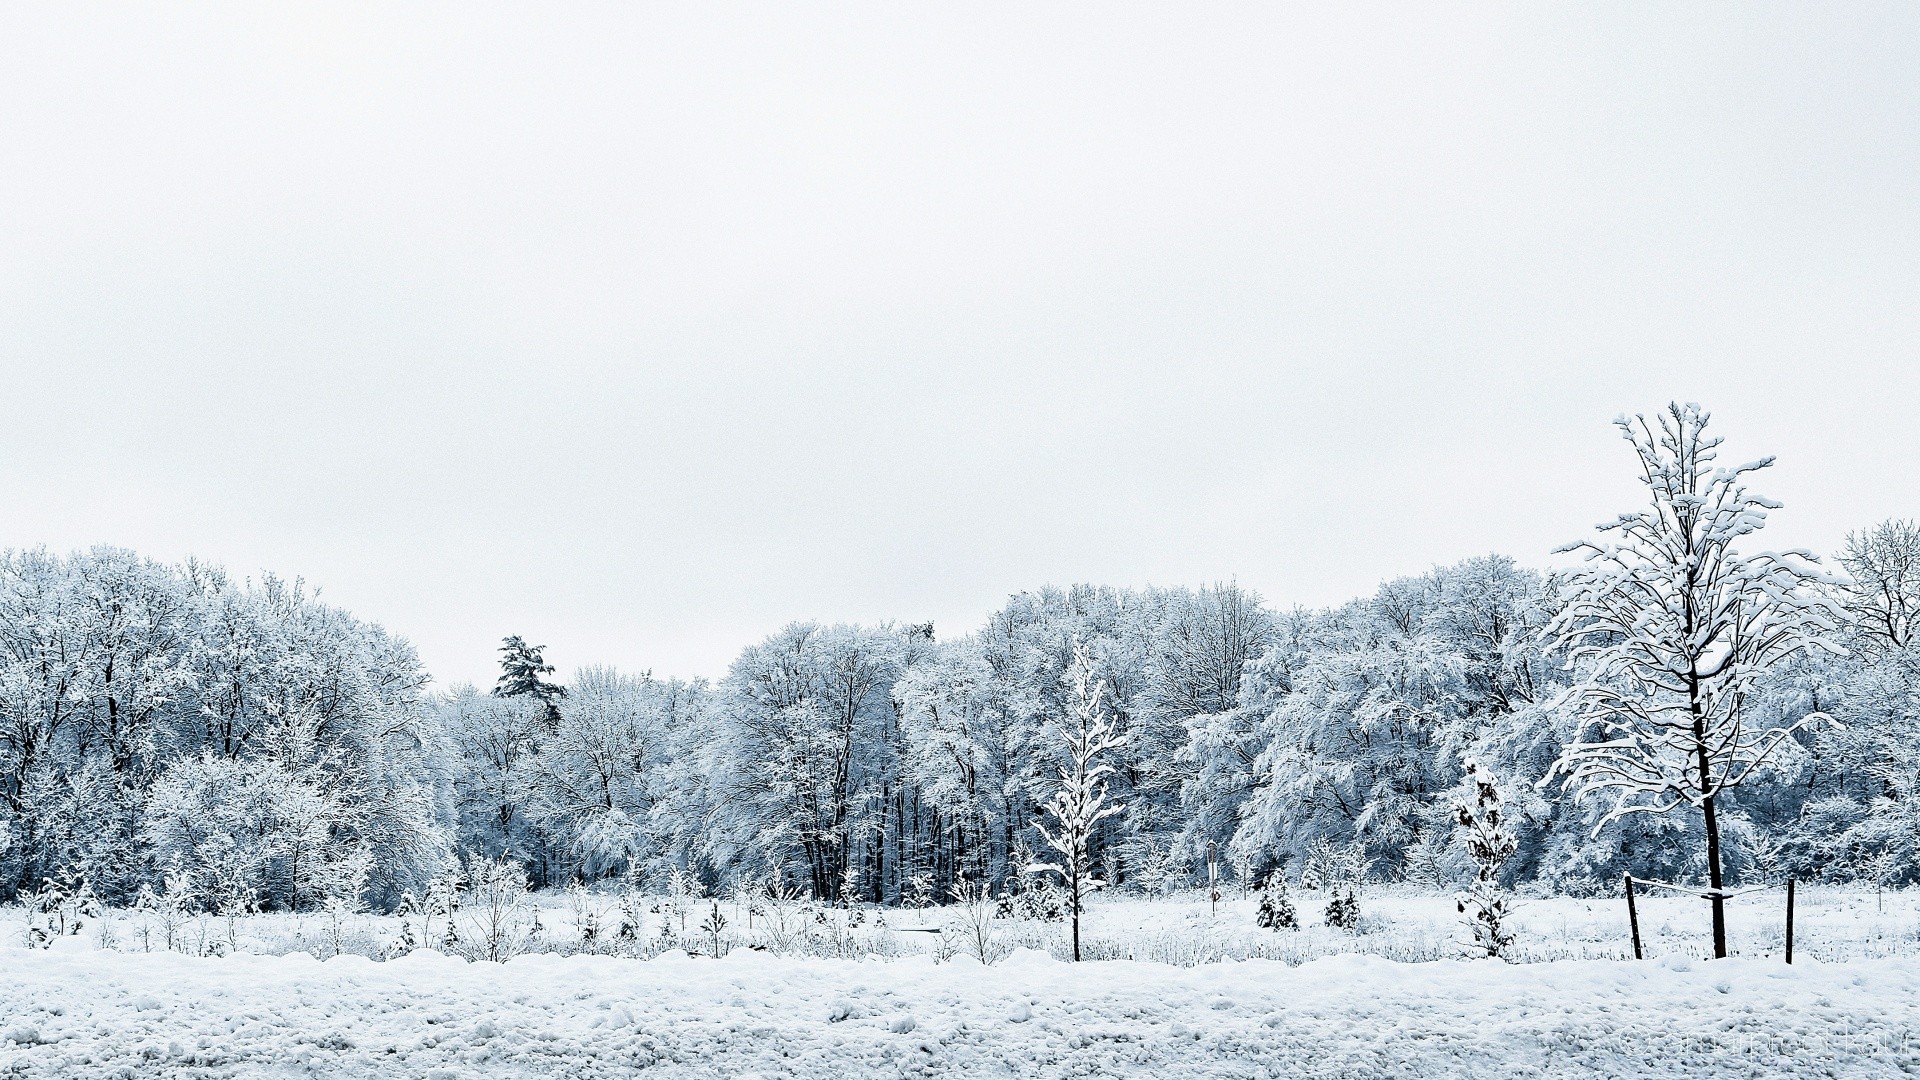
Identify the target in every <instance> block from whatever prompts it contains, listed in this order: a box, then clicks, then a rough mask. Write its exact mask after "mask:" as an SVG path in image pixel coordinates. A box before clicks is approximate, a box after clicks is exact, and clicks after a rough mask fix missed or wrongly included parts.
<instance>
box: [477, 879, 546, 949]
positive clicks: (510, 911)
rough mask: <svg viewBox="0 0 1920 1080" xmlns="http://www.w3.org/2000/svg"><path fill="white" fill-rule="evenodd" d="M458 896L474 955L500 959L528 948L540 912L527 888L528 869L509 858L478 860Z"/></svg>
mask: <svg viewBox="0 0 1920 1080" xmlns="http://www.w3.org/2000/svg"><path fill="white" fill-rule="evenodd" d="M468 877H469V879H470V881H471V884H470V885H469V887H468V889H467V892H466V893H465V895H464V896H462V897H461V901H460V907H459V915H458V918H459V921H460V926H461V929H462V930H463V931H464V932H463V933H462V935H461V937H462V939H463V940H464V942H465V944H466V951H467V953H468V955H470V956H471V957H472V958H473V959H476V960H492V961H502V960H508V959H511V958H512V957H514V956H517V955H519V954H520V953H522V952H524V951H526V950H527V948H528V946H529V945H530V944H531V942H532V939H533V938H534V936H535V935H536V934H538V933H539V927H540V914H539V911H538V910H537V909H536V908H535V907H534V905H533V902H532V899H531V897H530V896H529V895H528V892H527V871H526V868H525V867H522V866H521V865H520V864H519V863H516V862H513V861H511V860H508V859H501V860H498V861H495V862H483V863H479V864H477V865H476V866H475V867H474V868H473V869H472V870H471V871H470V872H469V874H468Z"/></svg>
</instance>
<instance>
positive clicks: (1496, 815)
mask: <svg viewBox="0 0 1920 1080" xmlns="http://www.w3.org/2000/svg"><path fill="white" fill-rule="evenodd" d="M1465 766H1466V774H1467V776H1466V786H1467V788H1468V793H1467V794H1466V795H1465V796H1463V797H1461V798H1460V799H1458V800H1457V801H1455V803H1454V804H1453V813H1454V825H1455V827H1456V829H1457V830H1458V832H1459V835H1460V841H1461V843H1462V844H1463V845H1465V847H1466V849H1467V854H1468V856H1469V857H1471V858H1472V859H1473V862H1474V866H1475V867H1476V868H1477V869H1476V870H1475V873H1474V878H1473V882H1472V883H1471V884H1469V885H1468V886H1467V887H1466V889H1464V890H1463V891H1461V892H1460V893H1459V895H1458V896H1456V897H1455V898H1454V903H1455V907H1456V909H1457V910H1458V911H1459V912H1460V916H1461V918H1462V919H1464V920H1465V922H1466V925H1467V933H1468V934H1469V935H1470V936H1469V939H1468V940H1467V942H1466V943H1465V944H1466V945H1467V947H1468V948H1470V949H1472V950H1473V951H1475V952H1477V953H1479V954H1480V955H1482V956H1500V955H1501V954H1502V953H1504V952H1505V951H1506V949H1507V947H1508V946H1510V945H1512V944H1513V931H1512V930H1511V929H1510V928H1509V926H1508V922H1507V916H1508V914H1509V908H1510V906H1511V903H1512V899H1511V896H1510V895H1509V894H1508V892H1507V891H1506V889H1504V888H1502V887H1501V884H1500V868H1501V867H1502V866H1503V865H1505V864H1506V861H1507V859H1509V858H1510V857H1512V855H1513V852H1514V847H1515V844H1514V839H1513V834H1512V833H1511V832H1509V831H1507V828H1506V824H1505V822H1504V821H1502V820H1501V809H1500V789H1499V787H1498V786H1497V785H1496V784H1495V783H1494V779H1493V774H1492V773H1491V772H1489V771H1488V770H1487V768H1486V767H1485V766H1483V765H1481V764H1480V763H1479V762H1477V761H1475V760H1474V759H1472V758H1471V757H1469V758H1467V759H1466V761H1465Z"/></svg>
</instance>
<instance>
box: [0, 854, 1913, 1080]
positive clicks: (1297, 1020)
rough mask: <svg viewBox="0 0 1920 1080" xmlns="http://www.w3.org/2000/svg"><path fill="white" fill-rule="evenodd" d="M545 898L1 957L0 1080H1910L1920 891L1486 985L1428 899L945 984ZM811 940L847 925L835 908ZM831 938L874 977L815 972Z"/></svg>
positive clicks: (1697, 907)
mask: <svg viewBox="0 0 1920 1080" xmlns="http://www.w3.org/2000/svg"><path fill="white" fill-rule="evenodd" d="M1311 898H1312V894H1307V895H1306V896H1305V897H1303V900H1311ZM540 899H541V901H542V907H541V922H542V924H543V925H544V927H545V929H544V930H543V932H542V934H541V938H542V939H543V940H541V941H540V942H539V943H538V945H537V946H536V947H538V948H542V949H546V950H550V951H545V952H533V953H528V954H526V955H522V956H518V957H516V958H515V959H512V960H510V961H508V962H507V963H505V964H493V963H486V962H470V961H468V960H465V959H461V958H458V957H454V956H448V955H444V954H442V953H440V952H438V951H434V950H427V949H422V950H419V951H415V952H412V953H409V954H406V955H402V956H398V957H396V958H394V959H391V960H386V961H384V962H375V961H372V960H370V959H368V958H366V957H364V956H358V955H352V954H351V952H349V953H347V954H345V955H340V956H337V957H334V958H332V959H328V960H325V961H322V960H317V959H315V958H314V956H313V955H309V952H314V953H319V954H321V955H331V954H330V952H328V951H327V950H326V949H324V948H323V947H322V942H323V940H325V939H326V937H327V929H326V928H327V920H326V918H325V917H324V916H306V917H303V918H295V917H292V916H287V915H284V914H280V915H261V916H253V917H249V918H246V919H242V920H239V921H238V922H237V924H236V925H235V928H234V933H235V940H236V941H237V942H238V943H239V951H238V952H237V953H235V954H234V955H228V956H190V955H184V954H182V953H181V952H169V951H167V950H165V949H154V950H153V951H146V949H144V948H143V947H142V944H141V938H140V936H139V930H138V920H139V915H138V914H137V913H132V912H124V911H116V912H110V913H108V917H107V918H106V919H104V920H99V921H96V922H94V923H93V924H91V925H90V926H89V928H88V929H87V930H86V931H85V932H83V933H82V934H80V935H77V936H71V937H65V938H61V939H59V940H58V941H56V942H55V943H54V946H53V948H52V949H50V950H39V949H27V948H23V947H21V945H20V942H19V935H14V934H9V935H8V937H7V940H6V942H5V944H4V945H0V974H4V979H0V1076H7V1077H39V1076H74V1075H88V1076H113V1075H121V1076H151V1075H166V1076H205V1077H215V1076H306V1075H353V1076H439V1077H462V1076H541V1075H569V1076H629V1075H634V1074H636V1073H638V1072H641V1071H643V1070H644V1071H645V1073H646V1075H649V1076H751V1075H762V1076H822V1077H827V1076H833V1077H845V1076H916V1075H961V1076H1049V1077H1051V1076H1076V1075H1083V1076H1104V1075H1140V1076H1146V1075H1166V1074H1169V1073H1170V1072H1178V1073H1180V1074H1181V1075H1192V1076H1223V1077H1239V1076H1246V1077H1254V1076H1272V1075H1299V1076H1328V1077H1334V1076H1394V1075H1401V1076H1404V1075H1465V1076H1478V1075H1486V1076H1528V1075H1541V1076H1563V1075H1606V1076H1615V1075H1624V1074H1639V1075H1646V1076H1698V1075H1740V1076H1748V1075H1751V1076H1766V1075H1785V1074H1793V1075H1861V1074H1869V1073H1870V1074H1879V1075H1888V1074H1893V1073H1913V1072H1920V1041H1917V1040H1916V1039H1915V1037H1914V1033H1915V1029H1916V1021H1920V955H1916V952H1920V936H1917V935H1916V933H1915V928H1916V927H1917V926H1920V907H1917V906H1916V904H1915V902H1914V901H1915V900H1916V899H1920V895H1917V894H1914V893H1911V892H1906V891H1901V892H1891V891H1890V892H1888V893H1886V894H1885V895H1884V896H1881V897H1876V896H1874V894H1873V893H1872V892H1871V891H1864V890H1849V889H1809V890H1807V891H1806V892H1805V893H1803V894H1802V897H1801V907H1800V922H1799V929H1798V934H1799V945H1798V955H1797V957H1796V963H1795V965H1794V966H1792V967H1789V966H1787V965H1786V964H1784V963H1782V962H1781V960H1780V958H1779V955H1778V953H1779V945H1780V942H1779V940H1778V932H1779V923H1778V915H1779V911H1778V910H1777V908H1778V902H1777V900H1762V901H1752V902H1747V903H1745V904H1743V905H1742V906H1741V907H1739V908H1738V909H1737V912H1736V917H1735V919H1734V920H1733V927H1734V930H1735V944H1736V946H1737V947H1738V949H1739V951H1740V953H1741V955H1739V956H1736V957H1735V958H1733V959H1730V960H1726V961H1706V960H1700V959H1697V957H1699V956H1701V955H1702V954H1703V952H1704V951H1705V949H1706V947H1707V940H1706V928H1707V923H1706V915H1705V912H1704V910H1703V908H1704V905H1702V904H1700V903H1699V902H1698V901H1694V900H1687V899H1681V898H1649V899H1647V900H1645V901H1643V904H1642V908H1641V921H1642V929H1643V932H1644V933H1645V934H1646V936H1647V943H1648V950H1649V955H1650V957H1651V959H1649V960H1647V961H1645V962H1639V963H1635V962H1633V961H1629V960H1622V959H1618V958H1619V957H1623V956H1625V955H1628V950H1629V948H1630V947H1629V945H1628V943H1627V939H1626V936H1625V933H1626V926H1625V912H1624V904H1623V903H1622V901H1620V900H1619V899H1617V898H1615V899H1604V898H1597V899H1572V898H1552V899H1537V900H1531V901H1528V902H1527V903H1526V904H1524V905H1523V906H1522V907H1521V908H1520V910H1519V915H1518V919H1517V926H1518V928H1519V932H1520V947H1519V948H1518V949H1517V950H1516V955H1517V956H1519V957H1520V958H1521V959H1523V960H1532V961H1534V962H1522V963H1516V964H1504V963H1499V962H1494V961H1474V962H1468V961H1461V960H1455V959H1443V958H1444V957H1450V956H1453V955H1457V952H1458V948H1459V947H1458V946H1457V945H1456V944H1454V939H1455V938H1456V937H1457V936H1458V931H1459V924H1458V921H1457V917H1456V916H1454V914H1453V912H1452V910H1451V904H1450V903H1449V902H1448V901H1447V899H1446V898H1444V897H1438V896H1430V895H1419V894H1413V893H1404V892H1396V891H1392V890H1381V891H1379V892H1377V893H1375V894H1370V895H1369V896H1368V897H1367V898H1366V902H1365V905H1364V910H1365V912H1366V914H1365V919H1364V922H1363V926H1362V932H1360V933H1358V934H1349V933H1345V932H1341V931H1336V930H1331V929H1329V928H1327V927H1325V926H1318V925H1309V926H1308V927H1306V928H1305V929H1303V930H1300V931H1294V932H1278V933H1276V932H1267V931H1255V930H1252V929H1251V925H1252V901H1251V900H1242V899H1240V898H1238V897H1237V896H1235V897H1232V898H1229V899H1227V900H1223V901H1222V902H1221V904H1220V905H1219V907H1218V910H1217V913H1216V911H1215V909H1214V908H1213V906H1212V905H1210V904H1209V903H1208V902H1207V901H1205V900H1204V899H1199V898H1194V897H1192V896H1191V895H1188V896H1186V897H1183V898H1176V899H1158V900H1146V899H1139V898H1122V897H1100V898H1098V899H1096V901H1095V902H1094V905H1093V906H1092V908H1091V910H1090V911H1089V913H1088V919H1087V926H1086V929H1087V941H1088V945H1089V948H1090V951H1091V953H1092V954H1093V955H1099V956H1134V957H1138V958H1140V959H1102V960H1092V961H1088V962H1086V963H1083V964H1079V965H1074V964H1069V963H1064V962H1062V961H1061V960H1059V959H1057V957H1060V956H1062V955H1064V947H1063V941H1062V928H1061V926H1060V925H1059V924H1057V923H1040V922H1028V921H1025V920H1010V921H1007V922H1004V923H1001V924H999V925H998V926H997V927H996V933H997V934H998V936H999V941H1000V942H1001V944H1002V945H1003V947H1004V948H1006V949H1009V950H1012V952H1011V955H1009V956H1008V957H1007V958H1006V959H1004V960H1002V961H1001V962H999V963H997V964H995V965H993V966H992V967H990V968H983V967H982V966H981V965H980V964H978V963H977V962H976V961H974V960H973V959H971V958H969V957H968V956H966V955H965V951H964V950H963V949H962V950H958V954H957V955H954V956H953V957H951V958H950V959H947V960H946V961H945V962H940V960H939V957H938V956H937V955H936V953H937V952H938V951H939V950H938V949H937V947H936V946H935V945H934V942H936V941H937V940H938V935H934V934H929V933H922V932H917V929H916V928H918V927H933V926H940V925H942V924H947V925H951V921H950V920H951V919H952V918H953V917H954V916H955V915H956V914H957V913H956V912H955V911H953V910H951V909H947V910H942V909H936V910H931V911H920V912H913V911H902V910H889V911H886V912H884V913H876V912H869V913H866V914H865V915H864V916H863V921H862V925H861V926H860V928H859V929H858V932H857V933H855V934H852V935H848V934H846V933H842V934H840V935H838V936H837V937H836V936H835V935H831V934H828V935H825V936H823V937H822V938H821V939H820V940H818V941H814V942H812V943H811V944H808V943H804V942H800V941H798V940H797V939H796V940H795V941H793V942H790V943H789V944H790V945H791V946H792V948H791V950H790V952H789V953H788V954H787V955H776V954H774V953H772V952H770V951H764V949H756V948H750V947H746V946H748V945H761V946H765V945H766V941H765V939H764V937H762V936H761V932H758V931H757V932H754V933H748V932H746V931H745V930H744V929H743V928H744V926H745V919H744V912H739V911H737V910H735V909H734V908H733V907H732V905H731V904H730V903H729V902H727V901H724V900H723V901H721V902H720V904H721V909H722V911H724V912H731V913H732V914H733V915H734V916H738V918H736V919H735V921H732V922H731V923H730V929H729V930H728V931H727V933H726V935H725V937H724V938H723V941H722V944H723V946H725V948H726V955H725V956H723V957H721V958H720V959H718V960H715V959H713V958H711V957H710V956H689V955H688V954H687V953H686V952H685V951H681V948H679V947H675V948H667V949H666V950H665V951H659V950H660V948H662V947H663V946H660V945H659V944H658V943H657V942H653V941H649V942H648V943H647V946H648V948H649V950H650V951H648V952H647V953H646V954H645V955H649V956H651V957H652V958H651V959H636V958H634V957H632V956H624V955H613V956H609V955H592V954H591V952H590V949H591V947H590V946H583V945H582V944H581V943H580V942H579V941H578V939H577V937H576V936H575V933H574V925H573V922H572V919H573V917H574V911H573V910H572V909H571V908H570V906H569V905H568V904H567V903H565V902H563V901H562V899H561V898H560V897H557V896H554V895H552V894H545V895H542V896H541V897H540ZM575 900H576V902H577V900H578V898H575ZM661 902H662V903H663V904H664V903H665V902H666V901H665V899H664V898H662V900H661ZM710 903H711V902H703V906H704V904H710ZM694 910H695V912H696V913H697V912H698V911H700V910H703V908H695V909H694ZM1311 911H1312V907H1311V904H1310V903H1303V904H1302V912H1303V914H1308V915H1309V921H1311V915H1310V913H1311ZM9 914H11V915H18V914H19V910H18V909H14V910H13V912H11V913H9ZM828 914H829V916H830V919H831V920H832V924H837V925H833V929H836V930H841V931H845V930H846V929H847V928H846V927H845V925H844V924H845V922H846V921H847V920H848V919H849V916H848V913H846V912H844V911H831V912H829V913H828ZM879 914H884V916H885V918H886V920H887V922H888V924H889V925H888V926H887V927H886V928H884V929H874V928H873V923H874V922H875V921H877V920H876V919H875V916H876V915H879ZM355 918H356V919H357V920H358V922H357V924H356V925H355V926H354V927H353V928H351V929H350V931H349V933H348V934H347V935H346V937H347V941H348V942H349V943H350V944H351V943H358V944H360V945H361V946H362V947H365V948H367V949H369V950H372V949H375V948H377V947H378V946H379V945H380V944H381V943H382V942H386V941H389V940H391V938H392V936H393V934H394V933H395V931H396V929H397V922H398V920H396V919H395V918H394V917H392V916H356V917H355ZM656 921H660V922H662V923H664V922H666V921H667V919H666V917H665V916H661V917H658V918H657V920H656ZM812 921H813V920H812V919H811V918H809V919H808V922H809V923H811V922H812ZM832 924H830V925H832ZM760 925H762V926H764V920H763V921H762V923H761V924H760ZM103 928H104V929H105V930H106V933H105V935H104V938H103V935H102V933H101V931H102V929H103ZM226 932H227V927H226V924H225V921H224V920H221V919H219V918H217V917H210V918H203V919H199V920H195V922H194V923H193V924H192V925H189V926H186V927H182V928H180V930H179V935H180V937H181V939H182V940H183V941H185V940H187V939H188V938H189V937H191V938H192V941H193V944H194V946H197V945H198V944H199V942H200V941H201V940H202V936H205V937H206V938H211V939H215V940H218V939H220V938H221V936H222V935H223V934H225V933H226ZM702 937H704V935H700V934H698V933H697V932H695V933H693V934H691V935H689V936H687V937H686V938H684V939H681V941H680V942H679V944H680V945H683V946H684V947H686V948H689V949H696V950H697V949H700V948H701V945H700V944H699V940H700V939H701V938H702ZM103 940H104V941H105V942H107V943H110V944H111V946H112V947H111V948H102V947H101V945H102V942H103ZM835 940H838V941H840V942H842V943H844V942H846V941H849V940H851V941H855V942H857V947H858V948H859V949H864V950H871V951H870V952H866V953H863V954H861V955H860V956H859V958H851V959H847V958H838V959H837V958H832V957H831V956H819V955H809V954H807V953H806V952H805V951H804V950H805V949H809V948H825V947H829V944H830V943H831V942H832V941H835ZM709 941H710V939H709ZM149 944H151V938H149ZM603 947H604V948H608V949H616V950H617V949H618V948H619V946H618V945H615V944H607V945H605V946H603ZM837 947H844V944H843V945H842V946H837ZM303 949H304V950H306V951H301V950H303ZM1041 949H1045V950H1047V951H1041ZM189 951H193V950H192V949H191V948H190V949H189ZM706 951H709V952H710V951H711V948H710V945H709V946H708V947H707V949H706ZM276 953H277V954H281V955H270V954H276ZM565 953H572V955H563V954H565ZM1049 953H1051V954H1052V955H1049ZM1249 955H1253V956H1255V957H1256V958H1254V959H1245V960H1241V959H1235V957H1242V956H1249ZM1223 957H1225V959H1222V958H1223ZM1583 957H1585V958H1583ZM1152 960H1161V961H1167V962H1151V961H1152ZM1407 961H1426V962H1407Z"/></svg>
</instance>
